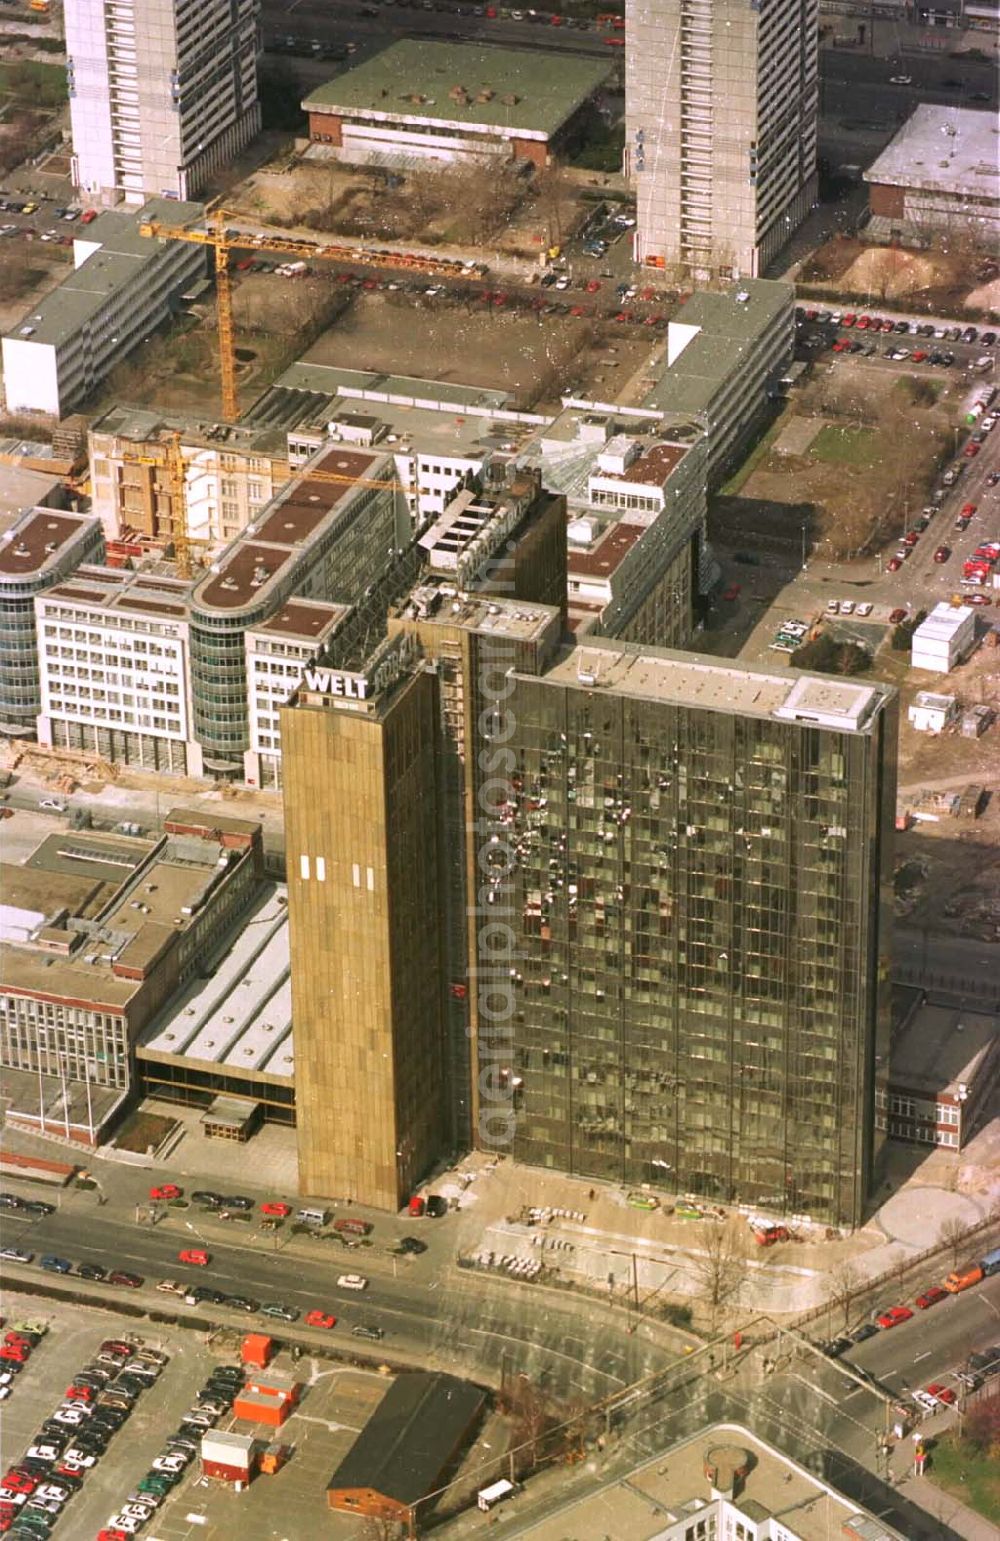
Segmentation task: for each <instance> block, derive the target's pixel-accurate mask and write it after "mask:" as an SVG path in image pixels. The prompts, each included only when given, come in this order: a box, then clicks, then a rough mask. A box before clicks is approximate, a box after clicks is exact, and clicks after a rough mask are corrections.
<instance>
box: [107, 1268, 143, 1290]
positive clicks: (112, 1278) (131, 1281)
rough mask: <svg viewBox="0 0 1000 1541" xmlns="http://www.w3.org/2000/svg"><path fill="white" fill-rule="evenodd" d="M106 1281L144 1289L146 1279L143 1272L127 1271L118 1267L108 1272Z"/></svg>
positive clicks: (125, 1286) (130, 1288)
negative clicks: (112, 1271)
mask: <svg viewBox="0 0 1000 1541" xmlns="http://www.w3.org/2000/svg"><path fill="white" fill-rule="evenodd" d="M106 1282H107V1283H108V1284H118V1285H120V1286H121V1287H122V1288H123V1289H129V1290H138V1289H142V1286H143V1284H144V1283H145V1282H146V1281H145V1280H144V1279H143V1277H142V1275H141V1274H138V1273H125V1272H124V1270H123V1269H121V1268H116V1269H115V1271H114V1273H109V1274H108V1277H107V1280H106Z"/></svg>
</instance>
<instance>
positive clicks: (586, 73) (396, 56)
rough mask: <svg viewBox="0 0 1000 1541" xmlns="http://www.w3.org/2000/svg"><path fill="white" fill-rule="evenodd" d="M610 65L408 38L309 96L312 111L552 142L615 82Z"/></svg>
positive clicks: (306, 106) (526, 51)
mask: <svg viewBox="0 0 1000 1541" xmlns="http://www.w3.org/2000/svg"><path fill="white" fill-rule="evenodd" d="M609 73H610V62H608V63H606V62H605V61H604V60H603V59H585V58H582V57H577V56H575V55H573V54H566V53H560V55H559V59H558V63H557V64H554V62H553V61H552V60H551V59H550V58H549V57H548V56H547V55H546V53H545V52H544V51H534V50H529V49H526V48H525V49H521V48H498V47H492V46H490V45H488V44H487V45H485V46H484V45H480V44H476V43H443V42H431V41H425V40H422V39H418V38H402V39H401V40H400V41H399V42H397V43H393V44H392V45H391V46H390V47H388V48H385V49H383V50H382V52H381V53H379V54H376V55H375V57H374V58H373V59H368V60H366V61H365V62H364V63H363V64H357V65H355V66H354V67H353V69H347V70H345V71H344V73H343V74H341V75H338V76H336V78H335V79H333V80H330V81H328V82H327V83H326V85H323V86H319V87H318V88H317V89H316V90H314V91H310V92H309V94H308V95H307V96H306V97H304V99H303V102H302V108H303V111H304V112H319V113H321V112H332V113H339V114H342V115H343V116H345V117H349V118H350V117H353V118H366V119H373V120H375V121H385V120H386V119H389V120H391V121H393V122H406V121H408V120H409V121H412V122H414V123H441V124H448V125H449V126H453V127H455V128H456V129H460V130H461V129H470V128H480V129H485V130H490V129H492V130H493V131H494V132H496V133H499V134H502V135H503V136H504V137H505V138H512V137H517V136H522V135H523V136H525V137H528V138H535V139H549V138H550V137H551V136H552V135H554V134H555V133H557V132H558V130H559V129H560V128H561V127H562V125H563V124H564V123H565V122H566V121H567V119H569V118H570V117H572V115H573V113H574V112H576V110H577V108H578V107H581V106H582V105H583V103H584V102H586V101H587V100H588V99H589V98H590V97H591V96H593V94H594V92H595V91H597V90H599V89H600V87H601V86H602V85H603V84H604V82H605V80H607V78H608V75H609Z"/></svg>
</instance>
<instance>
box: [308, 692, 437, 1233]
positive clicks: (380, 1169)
mask: <svg viewBox="0 0 1000 1541" xmlns="http://www.w3.org/2000/svg"><path fill="white" fill-rule="evenodd" d="M345 682H346V683H345ZM308 683H309V682H308V679H307V683H306V685H305V686H304V687H303V688H302V689H301V690H300V692H299V695H298V697H297V699H296V702H295V704H294V705H291V706H288V707H286V708H284V709H283V711H282V713H281V732H282V744H283V749H284V763H285V829H286V849H287V863H288V906H289V919H290V929H291V966H292V1003H293V1011H294V1017H295V1058H296V1066H295V1078H296V1088H297V1104H298V1141H299V1186H300V1191H301V1192H302V1193H305V1194H322V1195H326V1196H331V1197H333V1196H336V1197H344V1198H350V1199H353V1200H356V1201H358V1202H360V1203H364V1204H370V1205H373V1206H374V1207H376V1208H380V1209H390V1210H392V1209H397V1208H399V1207H400V1206H401V1205H402V1204H403V1203H404V1202H405V1200H406V1198H407V1196H408V1195H409V1193H410V1191H411V1189H412V1187H413V1186H414V1184H415V1183H416V1182H417V1181H418V1180H419V1178H420V1177H421V1176H422V1174H423V1173H424V1171H426V1169H427V1168H428V1167H429V1166H430V1165H431V1164H432V1162H433V1161H434V1159H435V1158H436V1157H437V1155H438V1154H439V1152H440V1150H441V1148H442V1144H443V1143H445V1142H444V1141H443V1139H442V1125H443V1120H444V1111H443V1101H444V1072H443V1063H442V1060H443V1043H442V1020H443V1011H442V1004H443V1000H442V995H443V986H442V969H441V959H440V952H441V946H440V920H439V916H440V912H441V904H440V898H439V886H440V885H439V840H438V807H437V795H436V779H437V776H436V759H437V739H438V735H439V724H438V719H437V712H436V698H435V682H434V680H433V678H432V677H431V676H430V675H429V674H426V673H420V672H418V673H413V674H409V675H405V676H404V677H402V678H400V679H399V680H398V681H397V682H396V683H395V684H394V685H393V686H391V687H390V688H389V689H383V690H379V691H378V692H373V694H372V696H371V698H370V699H369V698H366V690H367V682H366V681H364V680H362V679H360V677H358V676H351V675H346V676H345V675H336V676H334V679H333V692H334V693H329V692H328V691H327V690H325V689H321V690H318V691H317V690H310V689H309V688H308ZM313 683H316V682H315V681H314V682H313ZM319 683H320V684H321V685H322V686H326V685H327V684H329V683H330V682H329V679H328V677H323V678H321V679H320V681H319ZM338 691H343V692H344V693H343V694H338V693H336V692H338Z"/></svg>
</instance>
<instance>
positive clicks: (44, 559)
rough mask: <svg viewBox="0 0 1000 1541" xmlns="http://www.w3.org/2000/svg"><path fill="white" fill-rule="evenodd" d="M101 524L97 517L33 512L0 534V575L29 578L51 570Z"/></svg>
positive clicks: (47, 510) (54, 512)
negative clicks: (88, 532) (79, 541)
mask: <svg viewBox="0 0 1000 1541" xmlns="http://www.w3.org/2000/svg"><path fill="white" fill-rule="evenodd" d="M100 522H101V521H100V519H99V518H98V516H97V515H96V514H65V513H61V512H60V513H57V512H56V511H55V510H54V509H49V508H38V509H33V510H32V511H31V512H30V513H28V514H25V515H24V516H23V517H22V518H21V519H19V520H18V521H17V523H16V524H14V525H12V527H11V528H10V529H8V530H7V531H5V532H4V534H2V535H0V576H3V577H7V578H27V577H31V576H33V575H34V574H39V575H42V574H44V573H45V572H46V571H51V569H52V568H53V567H55V566H56V565H57V564H58V563H59V561H60V560H61V558H62V557H63V556H64V555H65V553H66V551H67V550H68V549H69V548H70V547H71V546H72V545H73V544H74V543H75V542H76V541H78V540H79V539H80V538H81V536H83V535H85V534H86V532H87V531H88V530H93V529H95V528H96V527H97V526H98V525H99V524H100Z"/></svg>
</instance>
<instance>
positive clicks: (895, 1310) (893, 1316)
mask: <svg viewBox="0 0 1000 1541" xmlns="http://www.w3.org/2000/svg"><path fill="white" fill-rule="evenodd" d="M912 1315H913V1312H912V1311H911V1310H910V1308H909V1306H890V1307H889V1309H888V1311H883V1312H882V1315H881V1316H880V1317H878V1318H877V1320H878V1325H879V1326H880V1327H883V1328H886V1327H898V1326H899V1324H900V1322H908V1321H909V1320H910V1317H911V1316H912Z"/></svg>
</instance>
